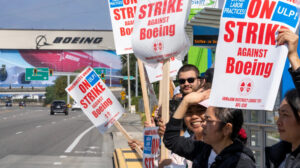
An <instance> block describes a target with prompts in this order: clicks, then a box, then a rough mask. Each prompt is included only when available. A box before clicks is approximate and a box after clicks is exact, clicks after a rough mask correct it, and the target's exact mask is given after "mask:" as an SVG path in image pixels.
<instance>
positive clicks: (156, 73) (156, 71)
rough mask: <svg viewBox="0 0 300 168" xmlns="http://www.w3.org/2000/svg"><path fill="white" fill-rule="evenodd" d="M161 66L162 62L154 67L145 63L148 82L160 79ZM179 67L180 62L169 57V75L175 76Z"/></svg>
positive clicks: (180, 65)
mask: <svg viewBox="0 0 300 168" xmlns="http://www.w3.org/2000/svg"><path fill="white" fill-rule="evenodd" d="M162 67H163V63H159V64H158V66H156V67H155V68H153V67H152V66H149V65H146V64H145V68H146V71H147V74H148V77H149V81H150V83H154V82H157V81H160V80H162V76H163V70H162ZM180 67H182V62H181V61H179V60H177V59H176V58H174V57H171V58H170V77H174V76H176V75H177V72H178V70H179V68H180Z"/></svg>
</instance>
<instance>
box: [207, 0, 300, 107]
mask: <svg viewBox="0 0 300 168" xmlns="http://www.w3.org/2000/svg"><path fill="white" fill-rule="evenodd" d="M298 18H299V16H298V14H297V8H296V5H295V4H294V3H293V1H287V0H272V1H270V0H227V1H226V2H225V4H224V9H223V13H222V18H221V23H220V33H219V39H218V46H217V51H216V62H215V74H214V80H213V85H212V92H211V101H210V103H211V105H213V106H221V107H231V108H244V109H257V110H273V107H274V103H275V99H276V96H277V91H278V88H279V85H280V80H281V76H282V72H283V68H284V64H285V60H286V56H287V53H288V49H287V46H276V36H277V30H278V29H281V28H288V29H290V30H292V31H294V32H295V31H296V28H297V25H298Z"/></svg>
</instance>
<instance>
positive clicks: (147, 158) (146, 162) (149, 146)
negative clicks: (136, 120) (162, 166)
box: [143, 127, 160, 168]
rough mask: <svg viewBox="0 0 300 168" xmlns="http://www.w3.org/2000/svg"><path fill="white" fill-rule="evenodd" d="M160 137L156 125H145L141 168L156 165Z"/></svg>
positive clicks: (149, 167)
mask: <svg viewBox="0 0 300 168" xmlns="http://www.w3.org/2000/svg"><path fill="white" fill-rule="evenodd" d="M159 146H160V137H159V135H158V127H146V128H145V129H144V157H143V168H155V167H157V165H158V163H157V159H156V158H158V154H159Z"/></svg>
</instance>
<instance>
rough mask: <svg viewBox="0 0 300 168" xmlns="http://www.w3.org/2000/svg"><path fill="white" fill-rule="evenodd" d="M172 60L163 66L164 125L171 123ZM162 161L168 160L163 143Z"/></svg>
mask: <svg viewBox="0 0 300 168" xmlns="http://www.w3.org/2000/svg"><path fill="white" fill-rule="evenodd" d="M169 72H170V59H167V60H164V64H163V80H162V93H161V94H162V104H163V106H162V114H161V116H162V120H163V122H164V123H168V122H169V99H170V94H169V90H170V89H169V88H170V73H169ZM160 158H161V160H165V159H168V158H169V157H168V149H167V148H166V147H165V145H164V143H161V156H160Z"/></svg>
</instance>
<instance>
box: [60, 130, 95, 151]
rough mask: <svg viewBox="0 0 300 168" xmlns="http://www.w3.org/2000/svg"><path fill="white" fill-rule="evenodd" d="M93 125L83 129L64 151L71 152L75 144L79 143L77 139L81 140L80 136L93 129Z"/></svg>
mask: <svg viewBox="0 0 300 168" xmlns="http://www.w3.org/2000/svg"><path fill="white" fill-rule="evenodd" d="M94 127H95V126H91V127H90V128H88V129H86V130H85V131H83V132H82V133H81V134H80V135H79V136H78V137H77V138H76V139H75V140H74V141H73V143H72V144H71V145H70V146H69V147H68V148H67V149H66V150H65V153H70V152H72V150H73V149H74V148H75V146H76V145H77V144H78V143H79V141H80V140H81V138H82V137H83V136H84V135H85V134H86V133H88V132H89V131H90V130H91V129H93V128H94Z"/></svg>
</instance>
